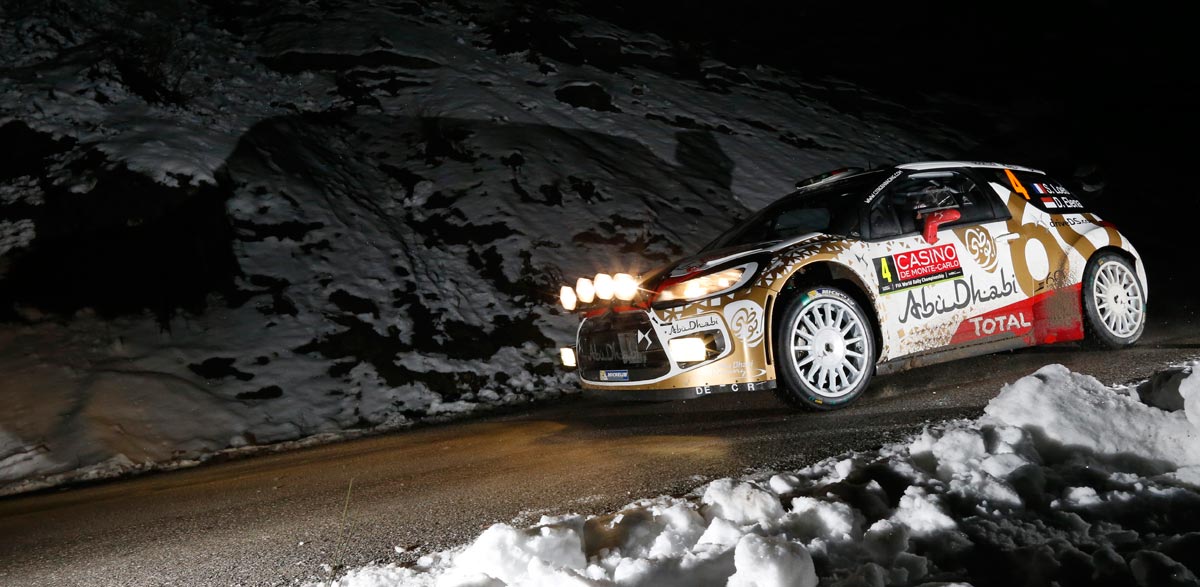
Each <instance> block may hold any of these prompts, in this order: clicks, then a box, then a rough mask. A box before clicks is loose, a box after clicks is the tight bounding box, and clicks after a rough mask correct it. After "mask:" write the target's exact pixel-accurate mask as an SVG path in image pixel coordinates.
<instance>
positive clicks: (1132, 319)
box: [1092, 261, 1146, 338]
mask: <svg viewBox="0 0 1200 587" xmlns="http://www.w3.org/2000/svg"><path fill="white" fill-rule="evenodd" d="M1092 299H1093V300H1094V301H1095V304H1096V311H1097V313H1099V314H1100V321H1101V323H1102V324H1103V325H1104V328H1105V329H1106V330H1108V331H1109V332H1110V333H1112V334H1113V335H1114V336H1117V337H1119V338H1128V337H1130V336H1132V335H1133V334H1134V333H1135V332H1137V331H1138V329H1139V328H1141V327H1142V322H1143V321H1144V320H1145V319H1146V314H1145V312H1144V311H1143V308H1144V307H1145V300H1143V299H1142V290H1141V288H1140V287H1139V286H1138V283H1137V276H1135V275H1134V274H1133V272H1132V271H1130V269H1129V267H1127V266H1125V264H1123V263H1118V262H1116V261H1105V262H1104V263H1103V264H1102V265H1100V268H1099V269H1098V270H1097V272H1096V279H1095V281H1093V283H1092Z"/></svg>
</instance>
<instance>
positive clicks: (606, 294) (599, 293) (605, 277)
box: [592, 273, 616, 300]
mask: <svg viewBox="0 0 1200 587" xmlns="http://www.w3.org/2000/svg"><path fill="white" fill-rule="evenodd" d="M592 281H593V285H594V286H595V288H596V297H598V298H600V299H602V300H611V299H612V297H613V293H615V292H614V290H615V289H616V284H614V283H613V278H612V276H611V275H609V274H607V273H597V274H596V277H595V278H593V279H592Z"/></svg>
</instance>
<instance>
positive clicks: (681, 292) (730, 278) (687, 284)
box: [656, 263, 758, 302]
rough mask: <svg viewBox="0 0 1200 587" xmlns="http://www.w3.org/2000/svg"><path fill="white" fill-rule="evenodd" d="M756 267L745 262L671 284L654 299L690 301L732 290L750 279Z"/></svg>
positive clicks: (660, 300) (661, 300)
mask: <svg viewBox="0 0 1200 587" xmlns="http://www.w3.org/2000/svg"><path fill="white" fill-rule="evenodd" d="M757 268H758V265H757V264H755V263H746V264H745V265H739V266H737V267H731V268H729V269H725V270H722V271H717V272H714V273H708V274H705V275H701V276H699V277H693V278H691V279H688V280H686V281H681V282H679V283H675V284H671V285H669V286H667V287H665V288H663V290H662V291H661V292H659V294H658V299H657V300H656V301H659V302H671V301H691V300H698V299H700V298H707V297H711V296H715V295H718V294H722V293H725V292H728V291H733V290H735V289H737V288H739V287H742V286H743V285H745V284H746V282H747V281H750V278H751V277H753V276H754V271H755V269H757Z"/></svg>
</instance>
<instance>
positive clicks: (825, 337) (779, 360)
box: [774, 286, 878, 411]
mask: <svg viewBox="0 0 1200 587" xmlns="http://www.w3.org/2000/svg"><path fill="white" fill-rule="evenodd" d="M837 309H841V310H842V311H843V312H844V313H845V314H844V315H843V314H836V312H835V311H836V310H837ZM831 313H832V314H833V315H834V316H837V319H838V320H841V319H842V318H843V317H845V322H844V323H843V322H839V326H841V328H839V327H836V326H835V327H822V326H821V324H819V322H818V320H817V319H818V318H822V317H823V318H826V319H829V320H831V321H832V320H833V318H831V317H830V314H831ZM850 316H853V318H854V319H855V320H857V324H858V326H857V331H856V330H855V328H854V327H851V329H850V331H849V332H848V333H846V334H844V335H843V336H842V338H841V339H840V340H841V343H840V344H841V346H840V347H839V346H838V345H839V343H838V340H839V339H837V338H836V335H835V334H834V332H835V331H838V332H840V331H841V330H842V328H844V327H845V326H844V324H848V323H849V322H850V318H849V317H850ZM805 318H807V319H808V322H807V323H805ZM812 326H816V327H817V329H816V330H814V329H813V328H811V327H812ZM798 329H799V330H802V331H803V332H806V333H810V334H813V338H812V339H807V338H804V337H803V336H802V335H801V334H800V333H798V332H797V330H798ZM856 332H857V334H856ZM798 337H799V341H800V342H802V343H803V342H807V343H808V344H797V342H798ZM847 341H851V342H849V343H847ZM774 344H775V357H776V361H775V362H776V365H777V366H776V372H777V373H778V374H779V384H778V385H777V386H776V388H775V395H776V396H778V397H779V399H781V400H782V401H784V402H785V403H787V404H789V405H791V406H794V407H798V408H803V409H807V410H819V411H826V410H836V409H838V408H844V407H846V406H847V405H850V403H851V402H853V401H854V400H855V399H857V398H858V396H860V395H862V393H863V391H864V390H866V389H867V386H869V385H870V384H871V377H872V375H874V373H875V358H876V357H877V355H878V351H877V350H876V348H875V334H874V330H873V329H872V326H871V321H870V319H869V318H868V317H867V314H866V312H863V310H862V308H861V307H860V306H859V305H858V303H857V302H855V301H854V298H852V297H850V296H849V295H847V294H846V293H845V292H843V291H842V290H840V289H838V288H835V287H828V286H822V287H815V288H809V289H808V290H807V291H805V292H804V294H803V295H800V296H797V297H796V298H794V299H792V300H791V301H790V302H787V306H786V307H785V308H784V309H783V318H782V319H781V320H780V322H779V328H778V330H777V332H776V333H775V340H774ZM803 346H810V347H813V346H819V347H820V348H813V349H808V350H806V349H803V348H797V347H803ZM847 351H849V352H847ZM854 353H858V354H859V355H861V356H857V357H856V356H853V354H854ZM848 361H849V362H848ZM858 361H861V365H858V366H860V367H861V368H860V370H859V372H858V373H854V374H853V375H852V374H851V368H853V367H855V366H856V365H855V364H854V363H856V362H858ZM833 364H840V367H841V368H840V372H841V375H840V376H838V375H834V376H832V377H830V378H829V379H827V380H824V381H825V383H824V384H822V381H823V379H822V377H821V376H820V373H819V371H824V370H826V369H827V368H826V367H822V366H820V365H833ZM826 372H827V373H828V371H826ZM810 380H811V381H810ZM839 380H840V381H841V382H842V383H843V385H842V386H841V388H840V389H831V388H830V387H831V386H837V385H838V381H839Z"/></svg>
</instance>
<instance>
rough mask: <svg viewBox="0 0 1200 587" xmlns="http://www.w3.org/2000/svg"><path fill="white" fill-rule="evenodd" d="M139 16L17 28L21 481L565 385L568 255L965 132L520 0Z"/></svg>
mask: <svg viewBox="0 0 1200 587" xmlns="http://www.w3.org/2000/svg"><path fill="white" fill-rule="evenodd" d="M134 4H135V5H131V4H130V3H129V2H128V1H127V0H81V1H79V2H65V3H64V2H50V3H39V2H25V3H19V6H18V5H14V6H12V7H9V6H7V5H6V6H5V8H4V10H5V18H3V19H0V88H2V89H0V113H2V114H0V139H2V140H5V141H10V142H12V143H14V144H22V145H24V146H27V148H26V149H24V150H23V152H22V153H21V155H22V156H21V157H17V158H13V159H12V160H11V161H5V162H0V320H7V322H2V323H0V367H2V368H3V372H4V373H5V374H6V377H5V378H4V380H3V381H0V394H2V395H3V397H4V398H5V399H6V409H5V410H3V411H0V438H2V439H4V440H3V442H2V444H0V494H2V493H11V492H15V491H22V490H26V489H31V488H34V487H42V486H47V485H53V484H57V483H62V482H67V481H70V480H72V479H80V478H90V477H103V476H109V475H114V474H119V473H121V472H123V471H133V470H147V469H153V468H162V467H173V466H180V465H185V464H190V463H194V462H197V461H199V460H203V459H205V458H208V457H209V456H211V455H212V454H214V453H216V452H220V451H242V450H252V449H253V447H255V446H267V445H278V444H279V443H288V442H306V441H307V440H306V439H312V438H316V437H321V438H332V437H336V436H338V435H346V434H355V433H358V432H361V431H369V430H387V429H392V428H396V427H400V426H406V425H410V424H412V423H413V422H415V421H420V420H428V419H430V418H448V417H452V416H454V415H457V414H463V413H470V412H473V411H476V410H478V409H486V408H488V407H492V406H498V405H507V404H513V403H519V402H525V401H529V400H532V399H541V398H553V397H558V396H560V395H561V394H562V393H565V392H569V391H571V390H572V389H573V387H572V385H571V384H570V382H569V377H568V378H564V377H563V376H562V374H560V373H558V372H556V370H555V356H556V355H555V351H554V349H555V347H556V346H558V345H559V344H562V343H565V342H566V341H568V340H569V339H570V337H571V335H572V333H573V331H574V330H573V328H574V326H575V325H576V324H577V322H576V321H575V319H574V318H573V317H570V316H564V315H561V314H559V313H558V312H557V310H555V309H554V308H553V302H552V296H553V295H554V292H556V291H557V286H558V284H559V283H561V280H562V277H563V276H564V275H565V276H576V275H588V274H593V273H595V272H597V271H600V270H604V271H608V272H613V271H617V270H621V271H629V272H633V273H637V272H639V271H641V270H647V269H651V268H652V266H655V265H658V264H661V263H664V262H666V261H668V260H669V259H671V258H674V257H678V256H680V255H682V254H683V253H685V252H687V251H690V250H693V249H695V248H697V247H698V246H699V245H701V244H703V243H704V242H706V241H708V240H709V239H710V238H711V237H712V235H713V234H715V232H716V231H719V230H722V229H724V228H726V227H727V226H728V225H729V224H731V223H732V222H733V219H734V218H736V217H739V216H743V215H745V214H748V213H749V211H750V210H753V209H757V208H759V207H761V206H763V205H764V204H766V203H768V202H770V201H772V200H774V199H776V198H778V197H779V196H781V195H782V194H784V193H786V191H788V190H789V189H790V187H791V185H792V183H793V182H794V181H795V180H796V179H798V178H802V177H807V176H810V175H813V174H816V173H820V172H823V171H827V170H828V169H831V168H834V167H841V166H844V165H852V164H859V165H862V164H865V163H867V162H876V163H878V162H880V161H884V160H895V161H905V160H915V159H923V158H939V157H946V156H949V155H952V154H953V153H958V152H961V151H962V150H963V148H964V147H965V146H966V145H965V144H964V141H965V139H963V138H962V135H961V133H959V132H956V131H953V130H951V129H948V128H945V127H943V126H941V125H940V123H938V122H937V121H929V120H916V119H913V120H908V119H907V117H908V115H905V118H898V117H896V116H895V115H888V114H882V113H877V112H874V111H872V109H871V107H870V106H869V105H872V104H878V105H880V107H881V109H887V105H886V104H882V103H881V102H880V101H879V100H878V99H876V98H873V97H871V96H867V95H866V94H865V93H864V92H861V91H860V90H857V89H856V88H855V87H854V86H853V85H851V84H842V83H839V85H838V88H837V92H836V95H837V96H838V97H839V98H840V99H841V100H844V101H845V102H844V103H848V104H851V105H852V106H851V107H852V108H853V112H843V111H841V110H839V107H838V106H835V105H831V104H829V103H827V102H826V101H825V100H824V99H822V98H821V96H828V95H830V94H829V93H827V92H825V91H824V89H823V88H822V87H820V86H814V85H812V82H811V81H806V80H801V79H797V78H795V77H794V76H791V75H789V74H785V73H782V72H779V71H775V70H773V69H771V68H768V67H735V66H732V65H727V64H723V63H719V62H716V61H712V60H695V59H694V58H695V57H697V56H695V55H680V54H678V51H679V50H681V48H680V47H679V46H677V45H675V44H673V43H671V42H670V41H669V40H665V39H661V38H658V37H656V36H653V35H648V34H642V33H637V32H633V31H628V30H623V29H621V28H619V27H615V26H613V25H611V24H609V23H606V22H604V21H602V20H598V19H595V18H590V17H587V16H583V15H580V14H574V13H571V12H570V11H559V10H556V9H546V8H545V7H541V6H526V5H525V4H524V3H503V2H497V3H484V5H483V6H473V5H472V4H471V3H467V4H462V5H460V4H452V5H446V4H431V5H425V4H423V3H410V2H401V3H373V4H369V5H364V4H363V3H361V2H342V1H338V0H335V1H331V2H321V3H319V4H313V3H311V2H304V1H300V0H282V1H279V2H270V3H267V4H264V5H261V6H259V5H257V4H254V3H250V4H246V3H217V4H213V3H211V2H204V1H202V0H180V2H172V3H166V4H163V6H162V7H158V6H157V5H156V6H155V7H154V9H152V10H149V9H147V7H146V6H143V5H142V4H144V3H134ZM160 8H161V9H160ZM171 10H176V11H177V12H174V13H172V12H170V11H171ZM110 23H116V24H115V25H114V24H110ZM544 31H554V33H553V36H552V37H551V38H549V39H546V38H541V37H539V35H540V34H543V32H544ZM689 63H698V64H699V65H698V66H697V67H698V69H697V67H691V66H688V65H687V64H689ZM892 111H899V109H892ZM915 128H919V132H917V131H914V130H913V129H915ZM206 210H207V211H208V212H207V214H208V215H205V214H203V213H201V212H204V211H206ZM155 235H157V236H155ZM152 237H153V238H152ZM138 239H144V240H138ZM114 243H134V244H129V245H127V246H125V247H124V248H121V247H119V246H118V245H117V244H114ZM56 251H57V252H56ZM39 254H46V255H50V256H49V257H44V256H43V257H39ZM206 272H211V273H213V276H211V277H209V278H200V277H197V274H204V275H207V273H206ZM80 275H85V276H88V275H90V276H92V277H91V278H90V279H85V278H81V277H77V276H80ZM5 279H10V280H12V281H11V282H8V281H4V280H5ZM176 282H178V283H179V284H181V285H180V286H179V287H177V288H176V289H170V288H168V287H167V286H168V285H169V284H171V283H176ZM10 284H11V285H12V286H13V287H12V288H11V289H9V287H8V286H9V285H10ZM206 288H207V289H206ZM23 291H24V292H32V293H28V294H25V295H22V294H21V292H23ZM206 291H209V292H211V295H209V296H208V297H207V298H206V297H204V293H205V292H206ZM9 292H16V293H13V294H12V295H13V297H12V298H11V299H10V298H8V297H6V296H8V295H9ZM102 292H107V294H106V295H101V294H102ZM176 294H178V295H182V296H186V297H187V298H188V301H187V303H186V304H183V303H182V302H181V303H179V304H177V305H172V304H173V301H172V300H173V299H174V298H172V295H176ZM50 298H61V299H60V300H59V301H60V303H59V304H58V305H57V306H55V307H46V304H47V300H48V299H50ZM7 306H11V307H7ZM178 307H182V308H184V309H185V310H186V311H175V310H177V309H178ZM131 308H132V309H131ZM141 309H145V310H146V312H144V313H141V312H140V311H139V310H141ZM151 311H153V312H154V313H155V315H151V314H150V312H151ZM102 400H103V401H104V402H112V405H111V406H108V405H101V401H102ZM748 548H749V547H748Z"/></svg>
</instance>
